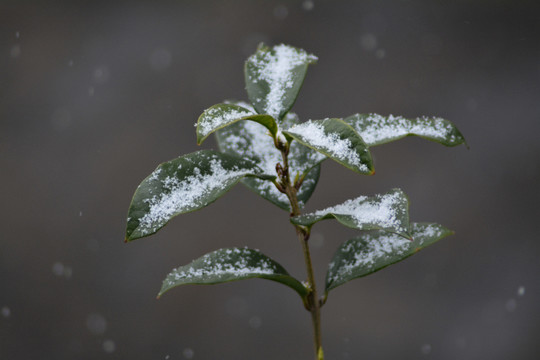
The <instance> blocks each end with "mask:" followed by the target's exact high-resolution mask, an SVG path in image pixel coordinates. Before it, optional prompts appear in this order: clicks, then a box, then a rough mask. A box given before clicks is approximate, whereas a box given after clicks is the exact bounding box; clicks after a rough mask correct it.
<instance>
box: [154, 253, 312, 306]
mask: <svg viewBox="0 0 540 360" xmlns="http://www.w3.org/2000/svg"><path fill="white" fill-rule="evenodd" d="M252 278H261V279H268V280H273V281H277V282H279V283H282V284H284V285H287V286H288V287H290V288H292V289H293V290H295V291H296V292H297V293H298V295H300V297H302V299H304V298H305V297H306V295H307V293H308V291H307V289H306V287H305V286H304V285H302V283H301V282H300V281H298V280H296V279H295V278H293V277H292V276H290V275H289V273H288V272H287V271H286V270H285V269H284V268H283V266H281V265H280V264H278V263H277V262H275V261H274V260H272V259H270V258H269V257H267V256H265V255H263V254H261V253H260V252H258V251H256V250H251V249H246V248H244V249H241V248H230V249H220V250H216V251H213V252H211V253H208V254H206V255H204V256H202V257H200V258H198V259H196V260H194V261H193V262H192V263H190V264H187V265H184V266H181V267H179V268H177V269H174V270H173V271H172V272H171V273H169V275H167V277H166V278H165V280H164V281H163V286H162V287H161V291H160V292H159V295H158V297H159V296H161V295H163V294H164V293H165V292H167V291H169V290H170V289H172V288H174V287H176V286H180V285H187V284H199V285H211V284H222V283H225V282H229V281H236V280H244V279H252Z"/></svg>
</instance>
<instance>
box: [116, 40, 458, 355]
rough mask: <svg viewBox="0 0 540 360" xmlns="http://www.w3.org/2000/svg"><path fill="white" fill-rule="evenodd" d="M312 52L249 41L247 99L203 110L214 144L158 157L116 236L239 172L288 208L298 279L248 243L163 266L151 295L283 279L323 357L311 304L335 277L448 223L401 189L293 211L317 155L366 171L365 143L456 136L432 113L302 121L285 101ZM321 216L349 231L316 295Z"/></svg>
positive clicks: (141, 229)
mask: <svg viewBox="0 0 540 360" xmlns="http://www.w3.org/2000/svg"><path fill="white" fill-rule="evenodd" d="M316 61H317V57H315V56H314V55H312V54H309V53H307V52H305V51H304V50H302V49H297V48H294V47H292V46H288V45H277V46H274V47H268V46H264V45H260V46H259V48H258V49H257V51H256V53H255V54H254V55H252V56H251V57H249V58H248V60H247V61H246V64H245V70H244V74H245V80H246V90H247V93H248V98H249V99H250V103H246V102H235V101H228V102H225V103H222V104H217V105H214V106H212V107H210V108H208V109H207V110H205V111H204V112H203V114H202V115H201V116H200V117H199V119H198V122H197V131H196V132H197V143H198V144H201V143H202V142H203V141H204V140H205V139H206V138H207V137H208V136H210V135H211V134H212V133H214V134H215V135H216V139H217V143H218V147H219V150H220V151H219V152H216V151H211V150H201V151H197V152H194V153H191V154H188V155H184V156H181V157H179V158H177V159H174V160H171V161H168V162H165V163H163V164H161V165H160V166H158V168H157V169H156V170H155V171H154V172H152V173H151V174H150V175H149V176H148V177H147V178H146V179H145V180H144V181H143V182H142V183H141V184H140V185H139V187H138V188H137V190H136V191H135V194H134V196H133V200H132V202H131V205H130V208H129V212H128V219H127V229H126V242H128V241H132V240H135V239H139V238H142V237H146V236H149V235H152V234H154V233H156V232H157V231H159V230H160V229H161V228H162V227H163V226H165V225H166V224H167V223H168V222H169V221H170V220H171V219H172V218H173V217H175V216H177V215H179V214H183V213H186V212H191V211H195V210H198V209H201V208H203V207H205V206H207V205H209V204H211V203H212V202H214V201H215V200H217V199H218V198H219V197H221V196H223V195H224V194H225V193H226V192H227V191H228V190H229V189H230V188H232V187H233V186H234V185H235V184H237V183H238V182H241V183H242V184H244V185H245V186H247V187H248V188H249V189H251V190H252V191H253V192H255V193H257V194H258V195H260V196H262V197H263V198H265V199H266V200H268V201H270V202H271V203H273V204H274V205H276V206H278V207H280V208H282V209H284V210H286V211H288V212H289V215H290V216H289V217H290V222H291V224H292V225H293V226H294V228H295V231H296V234H297V237H298V239H299V241H300V243H301V246H302V252H303V254H304V260H305V265H306V273H307V280H306V281H304V282H302V281H300V280H298V279H296V278H294V277H293V276H291V275H290V274H289V273H288V272H287V271H286V270H285V269H284V268H283V267H282V266H281V265H280V264H279V263H277V262H276V261H274V260H272V259H270V258H269V257H267V256H265V255H263V254H261V253H260V252H259V251H257V250H252V249H248V248H245V249H238V248H229V249H220V250H216V251H214V252H211V253H209V254H206V255H204V256H202V257H201V258H199V259H197V260H194V261H193V262H192V263H190V264H187V265H184V266H181V267H179V268H177V269H174V270H173V271H172V272H171V273H170V274H169V275H167V277H166V278H165V280H164V282H163V286H162V288H161V290H160V292H159V296H161V295H162V294H163V293H165V292H167V291H169V290H170V289H172V288H174V287H177V286H180V285H185V284H220V283H225V282H229V281H236V280H242V279H249V278H263V279H268V280H272V281H276V282H279V283H281V284H283V285H286V286H288V287H290V288H291V289H293V290H294V291H295V292H296V293H297V294H298V295H299V296H300V298H301V300H302V302H303V304H304V307H305V308H306V309H307V310H308V311H309V312H310V313H311V316H312V320H313V321H312V322H313V329H314V344H315V356H316V359H318V360H323V359H324V352H323V348H322V336H321V315H320V310H321V307H322V306H323V305H324V303H325V302H326V300H327V298H328V293H329V292H330V291H331V290H332V289H334V288H336V287H337V286H340V285H343V284H345V283H347V282H349V281H351V280H353V279H356V278H359V277H363V276H366V275H369V274H371V273H373V272H375V271H378V270H380V269H382V268H384V267H386V266H389V265H391V264H394V263H396V262H398V261H401V260H403V259H405V258H406V257H409V256H411V255H413V254H415V253H416V252H418V251H419V250H421V249H423V248H424V247H426V246H428V245H431V244H432V243H434V242H436V241H438V240H440V239H442V238H444V237H445V236H448V235H450V234H452V232H451V231H450V230H448V229H446V228H445V227H443V226H442V225H439V224H427V223H410V222H409V200H408V198H407V196H406V195H405V193H403V191H401V190H400V189H393V190H391V191H390V192H388V193H386V194H377V195H373V196H360V197H357V198H355V199H351V200H348V201H346V202H344V203H342V204H338V205H335V206H332V207H329V208H326V209H323V210H319V211H316V212H314V213H310V214H301V209H302V208H303V206H304V205H305V203H306V202H307V201H308V200H309V198H310V197H311V195H312V194H313V191H314V190H315V187H316V185H317V182H318V179H319V174H320V168H321V163H322V162H323V161H324V160H325V159H332V160H334V161H336V162H338V163H339V164H341V165H343V166H345V167H347V168H349V169H351V170H353V171H355V172H357V173H360V174H364V175H373V174H374V166H373V161H372V157H371V152H370V150H371V147H373V146H376V145H381V144H385V143H388V142H391V141H395V140H398V139H401V138H403V137H405V136H419V137H422V138H425V139H428V140H431V141H434V142H438V143H440V144H442V145H445V146H457V145H460V144H465V139H464V138H463V136H462V134H461V133H460V132H459V130H458V129H457V128H456V127H455V126H454V125H453V124H452V123H451V122H449V121H448V120H444V119H441V118H437V117H432V118H429V117H420V118H416V119H406V118H403V117H400V116H392V115H390V116H381V115H376V114H355V115H351V116H349V117H345V118H343V119H341V118H327V119H322V120H309V121H305V122H301V121H300V120H299V118H298V116H297V115H296V114H294V113H292V112H290V110H291V108H292V106H293V105H294V102H295V101H296V98H297V96H298V92H299V91H300V88H301V86H302V83H303V81H304V77H305V75H306V72H307V69H308V66H309V65H311V64H314V63H316ZM324 219H335V220H337V221H338V222H339V223H341V224H343V225H345V226H347V227H350V228H353V229H356V230H358V231H360V232H361V233H360V235H359V236H357V237H355V238H353V239H350V240H348V241H346V242H344V243H343V244H342V245H341V246H340V247H339V249H338V250H337V252H336V254H335V255H334V258H333V259H332V261H331V262H330V264H329V267H328V272H327V275H326V284H325V288H324V295H323V296H322V297H319V296H318V292H317V284H316V283H315V279H314V275H313V265H312V261H311V255H310V251H309V236H310V232H311V228H312V226H314V225H315V224H316V223H317V222H319V221H321V220H324Z"/></svg>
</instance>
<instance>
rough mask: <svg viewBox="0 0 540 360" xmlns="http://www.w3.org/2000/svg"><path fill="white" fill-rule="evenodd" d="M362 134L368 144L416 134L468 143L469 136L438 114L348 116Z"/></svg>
mask: <svg viewBox="0 0 540 360" xmlns="http://www.w3.org/2000/svg"><path fill="white" fill-rule="evenodd" d="M343 120H345V122H346V123H348V124H350V125H351V126H352V127H353V128H354V129H355V130H356V131H357V132H358V134H360V136H362V139H364V141H365V142H366V144H368V146H375V145H381V144H386V143H388V142H391V141H394V140H398V139H401V138H404V137H405V136H411V135H416V136H420V137H422V138H424V139H428V140H432V141H435V142H438V143H440V144H443V145H446V146H456V145H459V144H464V143H465V138H463V135H461V133H460V132H459V130H458V129H457V128H456V127H455V126H454V124H452V123H451V122H450V121H448V120H445V119H441V118H438V117H420V118H416V119H405V118H403V117H401V116H393V115H390V116H381V115H377V114H355V115H351V116H349V117H347V118H345V119H343Z"/></svg>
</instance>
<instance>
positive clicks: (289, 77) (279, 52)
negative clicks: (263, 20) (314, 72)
mask: <svg viewBox="0 0 540 360" xmlns="http://www.w3.org/2000/svg"><path fill="white" fill-rule="evenodd" d="M316 61H317V57H315V56H314V55H311V54H308V53H307V52H305V51H304V50H302V49H297V48H294V47H292V46H288V45H283V44H282V45H277V46H274V47H272V48H270V47H268V46H264V45H260V46H259V48H258V49H257V52H256V53H255V54H253V55H252V56H250V57H249V58H248V59H247V61H246V64H245V67H244V75H245V79H246V90H247V93H248V97H249V100H250V101H251V103H252V104H253V107H254V108H255V110H257V112H258V113H259V114H268V115H270V116H272V117H274V118H275V119H277V120H278V121H281V119H282V118H283V116H284V115H285V114H286V113H287V112H288V111H289V110H290V109H291V107H292V106H293V104H294V102H295V100H296V97H297V96H298V92H299V91H300V88H301V87H302V83H303V82H304V77H305V76H306V72H307V68H308V65H309V64H314V63H315V62H316Z"/></svg>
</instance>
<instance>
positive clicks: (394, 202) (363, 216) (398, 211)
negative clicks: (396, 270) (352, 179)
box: [291, 189, 410, 238]
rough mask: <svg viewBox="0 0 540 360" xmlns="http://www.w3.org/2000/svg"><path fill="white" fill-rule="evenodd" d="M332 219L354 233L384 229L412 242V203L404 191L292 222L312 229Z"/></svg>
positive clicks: (359, 200) (363, 199)
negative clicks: (317, 224)
mask: <svg viewBox="0 0 540 360" xmlns="http://www.w3.org/2000/svg"><path fill="white" fill-rule="evenodd" d="M332 218H334V219H336V220H337V221H339V222H340V223H342V224H343V225H345V226H347V227H350V228H353V229H357V230H379V229H380V230H386V231H389V232H392V233H396V234H399V235H401V236H404V237H407V238H410V234H409V200H408V199H407V195H405V193H404V192H403V191H401V190H400V189H393V190H391V191H389V192H388V193H386V194H383V195H380V194H378V195H375V196H371V197H367V196H360V197H358V198H356V199H352V200H347V201H346V202H344V203H342V204H339V205H336V206H333V207H329V208H326V209H324V210H319V211H316V212H314V213H311V214H305V215H300V216H296V217H293V218H291V222H292V223H293V224H296V225H302V226H307V227H311V226H313V224H315V223H317V222H319V221H321V220H324V219H332Z"/></svg>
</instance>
